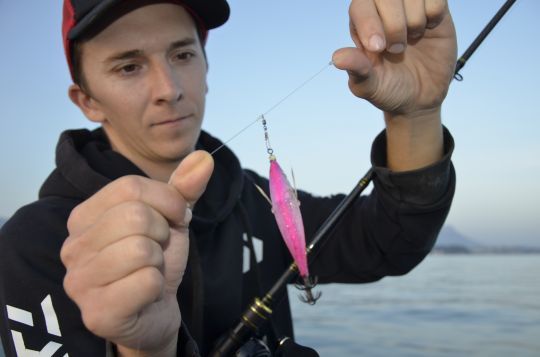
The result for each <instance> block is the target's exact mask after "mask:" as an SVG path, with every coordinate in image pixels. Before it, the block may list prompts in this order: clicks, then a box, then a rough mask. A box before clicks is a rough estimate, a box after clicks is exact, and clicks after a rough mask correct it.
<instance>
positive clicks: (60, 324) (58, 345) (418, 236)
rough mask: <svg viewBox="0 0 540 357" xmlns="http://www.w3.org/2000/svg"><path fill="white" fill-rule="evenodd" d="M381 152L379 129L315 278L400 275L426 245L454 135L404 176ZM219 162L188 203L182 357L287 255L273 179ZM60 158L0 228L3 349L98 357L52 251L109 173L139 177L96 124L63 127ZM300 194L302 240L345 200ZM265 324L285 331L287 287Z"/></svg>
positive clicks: (96, 341)
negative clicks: (273, 205) (271, 191)
mask: <svg viewBox="0 0 540 357" xmlns="http://www.w3.org/2000/svg"><path fill="white" fill-rule="evenodd" d="M197 145H198V148H199V149H204V150H207V151H212V150H213V149H215V148H217V147H218V146H220V145H221V142H220V141H218V140H217V139H215V138H213V137H211V136H210V135H208V134H207V133H205V132H202V133H201V136H200V138H199V141H198V144H197ZM385 148H386V139H385V135H384V132H383V133H382V134H381V135H379V136H378V137H377V138H376V140H375V142H374V144H373V148H372V163H373V166H374V172H375V177H374V186H375V188H374V190H373V191H372V192H371V194H370V195H369V196H362V197H360V198H359V199H358V200H357V202H356V203H355V206H354V207H353V209H352V210H351V211H349V213H347V215H346V216H345V217H344V219H343V221H341V222H340V225H339V226H338V228H337V229H336V230H335V231H334V232H333V237H332V238H331V239H330V240H329V241H328V243H327V244H326V245H325V246H324V249H323V250H322V251H321V253H320V254H319V256H318V257H317V259H316V260H315V261H314V262H313V263H312V264H311V265H310V270H311V272H312V274H313V275H316V276H318V278H319V282H320V283H329V282H340V283H362V282H371V281H375V280H378V279H380V278H382V277H384V276H387V275H401V274H405V273H407V272H408V271H410V270H411V269H412V268H413V267H414V266H416V265H417V264H418V263H419V262H420V261H421V260H422V259H423V258H424V257H425V256H426V255H427V254H428V252H429V251H430V250H431V248H432V247H433V244H434V242H435V239H436V237H437V234H438V232H439V230H440V228H441V226H442V224H443V223H444V220H445V218H446V216H447V214H448V211H449V208H450V204H451V201H452V197H453V193H454V184H455V174H454V171H453V167H452V164H451V162H450V156H451V152H452V149H453V140H452V138H451V136H450V134H449V133H448V132H447V131H446V130H445V156H444V158H443V159H442V160H441V161H439V162H437V163H435V164H433V165H431V166H429V167H426V168H423V169H420V170H415V171H411V172H405V173H392V172H391V171H389V170H388V169H386V168H385V164H386V162H385V161H386V149H385ZM214 160H215V170H214V173H213V175H212V178H211V179H210V182H209V184H208V187H207V189H206V191H205V193H204V194H203V196H202V197H201V199H200V200H199V201H198V202H197V205H196V207H195V210H194V218H193V221H192V223H191V226H190V239H191V240H192V242H195V243H196V244H190V252H189V261H188V266H187V270H186V274H185V276H184V279H183V281H182V284H181V286H180V289H179V292H178V300H179V304H180V308H181V311H182V319H183V324H182V326H184V327H185V328H182V329H181V332H180V337H181V338H180V339H179V355H180V354H181V353H182V351H185V349H186V343H187V342H189V340H190V337H189V335H188V332H187V331H188V330H189V332H190V333H191V336H193V339H194V340H195V341H196V343H197V345H198V346H199V349H200V351H201V353H202V354H203V355H205V354H206V353H208V351H209V349H211V348H212V346H213V345H214V344H215V342H216V340H217V339H218V338H219V337H220V336H222V335H223V334H224V333H225V332H227V331H228V329H230V328H231V327H233V326H234V325H235V324H236V322H237V321H238V318H239V317H240V315H241V313H242V311H243V309H244V308H245V307H246V305H247V304H249V303H250V302H251V301H252V299H253V298H254V297H255V296H260V295H261V293H263V292H266V291H267V290H268V289H269V288H270V287H271V286H272V285H273V283H274V282H275V280H276V279H277V278H278V277H279V276H280V275H281V274H282V273H283V272H284V271H285V269H287V267H288V266H289V264H290V262H291V257H290V255H289V253H288V251H287V250H286V247H285V245H284V244H283V242H282V240H281V237H280V234H279V231H278V228H277V225H276V223H275V219H274V217H273V215H272V213H271V210H270V208H269V205H268V202H266V200H265V199H264V198H263V197H262V196H261V195H260V193H258V192H257V191H256V189H255V186H254V184H253V183H256V184H257V185H259V186H260V187H262V188H263V189H264V190H266V191H267V192H268V181H267V180H266V179H265V178H262V177H260V176H258V175H257V174H255V173H254V172H252V171H249V170H243V169H242V168H241V166H240V163H239V161H238V159H237V158H236V157H235V155H234V154H233V153H232V152H231V151H230V150H229V149H227V148H224V149H222V150H220V151H218V152H217V153H216V155H215V157H214ZM56 165H57V168H56V169H55V170H54V171H53V172H52V173H51V175H50V176H49V177H48V179H47V180H46V181H45V183H44V184H43V186H42V188H41V190H40V193H39V200H38V201H36V202H34V203H32V204H30V205H28V206H25V207H23V208H21V209H20V210H19V211H17V212H16V213H15V215H14V216H13V217H12V218H11V219H10V220H9V221H8V222H7V223H5V225H4V226H3V227H2V230H1V231H0V333H1V336H2V341H3V344H4V349H5V351H6V354H7V355H8V356H11V355H16V351H17V352H18V354H19V355H21V354H24V352H29V350H33V351H41V350H43V349H47V350H48V351H56V352H54V354H52V353H50V354H49V355H54V356H64V355H65V354H66V353H68V354H69V355H71V356H100V355H105V349H106V343H105V341H103V340H102V339H100V338H99V337H96V336H94V335H93V334H91V333H90V332H89V331H88V330H86V328H85V327H84V325H83V323H82V320H81V316H80V311H79V309H78V308H77V306H76V305H75V304H74V303H73V302H72V301H71V300H70V299H69V298H68V296H67V295H66V294H65V292H64V290H63V287H62V281H63V277H64V275H65V269H64V266H63V265H62V263H61V261H60V257H59V252H60V248H61V246H62V244H63V242H64V240H65V238H66V237H67V236H68V232H67V228H66V221H67V218H68V216H69V214H70V212H71V210H72V209H73V208H74V207H75V206H76V205H78V204H79V203H81V202H82V201H84V200H86V199H87V198H89V197H90V196H91V195H92V194H94V193H95V192H97V191H98V190H99V189H101V188H102V187H103V186H104V185H106V184H108V183H109V182H111V181H112V180H115V179H117V178H119V177H121V176H124V175H132V174H134V175H143V176H144V173H143V172H142V171H141V170H140V169H139V168H137V167H136V166H135V165H134V164H132V163H131V162H130V161H128V160H127V159H126V158H124V157H123V156H121V155H120V154H118V153H116V152H114V151H112V150H111V147H110V145H109V143H108V141H107V138H106V136H105V134H104V132H103V130H102V129H97V130H94V131H88V130H71V131H66V132H64V133H63V134H62V136H61V137H60V140H59V143H58V146H57V150H56ZM298 196H299V199H300V201H301V202H302V205H301V210H302V215H303V218H304V225H305V230H306V237H307V239H308V240H309V238H310V237H312V236H313V235H314V233H315V231H316V230H317V228H318V227H319V226H320V225H321V224H322V222H323V221H324V220H325V218H326V217H327V216H328V215H329V214H330V213H331V212H332V210H333V209H334V208H335V207H336V206H337V204H338V203H339V202H340V201H341V199H342V198H343V195H336V196H332V197H325V198H322V197H314V196H312V195H309V194H307V193H305V192H302V191H299V192H298ZM250 246H251V247H252V248H251V249H250ZM253 247H255V249H254V248H253ZM255 266H256V268H255ZM269 326H273V328H270V327H268V330H266V331H263V332H267V333H268V336H269V338H270V340H273V339H274V338H275V337H276V335H277V337H281V336H292V334H293V331H292V321H291V314H290V307H289V302H288V297H287V296H286V294H284V295H283V298H282V299H281V302H280V303H279V304H278V305H277V306H276V307H275V310H274V313H273V323H272V324H270V325H269ZM190 344H191V345H192V344H193V343H192V342H191V343H190ZM190 344H188V345H190ZM25 350H26V351H25Z"/></svg>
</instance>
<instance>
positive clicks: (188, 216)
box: [181, 207, 193, 226]
mask: <svg viewBox="0 0 540 357" xmlns="http://www.w3.org/2000/svg"><path fill="white" fill-rule="evenodd" d="M191 218H193V212H191V209H190V208H189V207H186V212H185V213H184V220H183V222H181V225H182V226H189V223H190V222H191Z"/></svg>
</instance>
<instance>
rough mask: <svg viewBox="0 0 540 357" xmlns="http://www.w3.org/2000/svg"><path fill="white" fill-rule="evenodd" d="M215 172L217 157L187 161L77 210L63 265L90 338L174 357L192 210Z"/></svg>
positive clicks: (105, 192)
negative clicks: (164, 176)
mask: <svg viewBox="0 0 540 357" xmlns="http://www.w3.org/2000/svg"><path fill="white" fill-rule="evenodd" d="M212 171H213V160H212V157H211V156H210V155H209V154H208V153H205V152H202V151H197V152H194V153H192V154H190V155H188V156H187V157H186V158H185V159H184V160H183V161H182V163H181V164H180V165H179V166H178V168H177V169H176V170H175V172H174V173H173V174H172V176H171V180H170V181H169V183H168V184H167V183H162V182H158V181H154V180H151V179H148V178H144V177H139V176H126V177H122V178H120V179H118V180H115V181H113V182H112V183H110V184H109V185H107V186H105V187H104V188H103V189H101V190H100V191H98V192H97V193H96V194H94V195H93V196H92V197H90V198H89V199H88V200H86V201H84V202H83V203H81V204H80V205H79V206H77V207H76V208H75V209H74V210H73V211H72V213H71V215H70V217H69V220H68V231H69V237H68V238H67V239H66V241H65V243H64V245H63V247H62V250H61V259H62V262H63V263H64V265H65V267H66V276H65V279H64V288H65V290H66V292H67V294H68V295H69V297H70V298H71V299H73V300H74V301H75V303H76V304H77V305H78V307H79V309H80V310H81V314H82V319H83V322H84V324H85V326H86V328H88V330H90V331H91V332H92V333H94V334H95V335H98V336H100V337H102V338H104V339H106V340H108V341H111V342H113V343H115V344H116V345H117V346H118V351H119V352H120V353H121V354H124V355H129V354H130V351H132V350H136V351H140V352H143V353H145V354H151V355H169V354H171V355H172V354H174V355H175V351H176V340H177V333H178V329H179V327H180V321H181V318H180V309H179V307H178V302H177V300H176V292H177V289H178V286H179V285H180V283H181V281H182V276H183V274H184V270H185V267H186V262H187V257H188V250H189V249H188V248H189V234H188V233H189V232H188V225H189V221H190V220H191V210H190V208H189V207H191V206H190V205H193V204H194V202H195V201H196V200H197V199H198V198H199V197H200V195H201V194H202V193H203V192H204V190H205V188H206V184H207V183H208V180H209V178H210V176H211V174H212Z"/></svg>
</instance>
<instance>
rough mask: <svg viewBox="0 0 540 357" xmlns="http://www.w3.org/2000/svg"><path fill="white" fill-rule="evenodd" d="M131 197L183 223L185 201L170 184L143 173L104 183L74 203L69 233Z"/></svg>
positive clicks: (89, 223)
mask: <svg viewBox="0 0 540 357" xmlns="http://www.w3.org/2000/svg"><path fill="white" fill-rule="evenodd" d="M128 201H140V202H143V203H145V204H148V205H149V206H150V207H152V208H153V209H155V210H156V211H158V212H159V213H160V214H162V215H163V216H164V217H165V218H166V219H167V220H168V221H170V222H172V223H175V224H183V223H184V216H185V213H186V201H185V199H184V198H183V197H182V195H181V194H180V193H179V192H178V191H177V190H176V189H175V188H174V187H173V186H171V185H168V184H166V183H163V182H159V181H155V180H152V179H149V178H146V177H142V176H135V175H131V176H124V177H121V178H119V179H117V180H115V181H113V182H111V183H110V184H108V185H106V186H105V187H103V188H102V189H101V190H99V191H98V192H97V193H95V194H94V195H93V196H91V197H90V198H89V199H87V200H86V201H84V202H83V203H81V204H80V205H78V206H77V207H75V209H73V211H72V212H71V214H70V217H69V219H68V230H69V232H70V234H74V235H76V234H78V233H80V232H82V231H83V230H85V229H86V228H87V227H88V226H90V225H92V224H93V223H94V222H96V221H97V220H98V218H99V217H100V216H101V215H102V214H103V213H104V212H106V211H107V210H109V209H111V208H112V207H114V206H117V205H119V204H121V203H124V202H128Z"/></svg>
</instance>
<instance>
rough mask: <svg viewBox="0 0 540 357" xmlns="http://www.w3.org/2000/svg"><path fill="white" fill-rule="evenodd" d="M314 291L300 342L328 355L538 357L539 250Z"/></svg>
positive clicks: (436, 264)
mask: <svg viewBox="0 0 540 357" xmlns="http://www.w3.org/2000/svg"><path fill="white" fill-rule="evenodd" d="M315 290H319V291H322V292H323V295H322V297H321V299H320V300H319V301H318V302H317V304H316V305H314V306H309V305H306V304H304V303H301V302H300V301H299V300H298V299H297V298H296V295H297V294H298V293H299V292H298V291H297V290H296V289H295V288H294V287H291V288H290V290H289V291H290V295H291V304H292V309H293V317H294V325H295V331H296V340H297V341H298V342H299V343H301V344H304V345H307V346H311V347H314V348H315V349H316V350H317V351H318V352H319V354H320V355H321V356H322V357H342V356H344V357H345V356H368V357H371V356H373V357H377V356H384V357H389V356H390V357H393V356H434V357H436V356H490V357H492V356H494V357H496V356H512V357H528V356H540V255H429V256H428V257H427V258H426V259H425V260H424V261H423V262H422V263H421V264H420V265H419V266H418V267H417V268H415V269H414V270H413V271H412V272H410V273H409V274H407V275H405V276H402V277H388V278H384V279H382V280H380V281H378V282H375V283H371V284H360V285H343V284H331V285H325V286H322V285H321V286H318V287H317V288H316V289H315ZM0 356H3V353H2V350H1V348H0Z"/></svg>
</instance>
